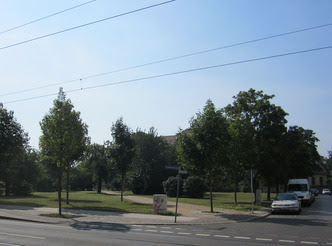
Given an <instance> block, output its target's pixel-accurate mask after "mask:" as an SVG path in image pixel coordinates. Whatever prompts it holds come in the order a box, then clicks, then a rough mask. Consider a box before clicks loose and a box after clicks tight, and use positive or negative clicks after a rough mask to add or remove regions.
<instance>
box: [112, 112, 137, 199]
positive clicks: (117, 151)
mask: <svg viewBox="0 0 332 246" xmlns="http://www.w3.org/2000/svg"><path fill="white" fill-rule="evenodd" d="M111 132H112V137H113V142H112V143H111V144H110V149H109V150H110V156H111V160H112V163H113V164H114V166H115V168H116V170H117V171H118V172H119V173H120V177H121V201H123V191H124V185H125V179H126V175H127V172H128V171H129V170H130V164H131V161H132V159H133V156H134V140H133V139H132V137H131V134H132V133H131V131H130V129H129V127H128V126H127V125H126V124H125V123H124V122H123V118H122V117H121V118H120V119H118V120H117V121H116V122H115V123H114V124H113V125H112V128H111Z"/></svg>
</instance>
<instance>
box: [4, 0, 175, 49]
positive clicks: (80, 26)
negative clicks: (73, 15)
mask: <svg viewBox="0 0 332 246" xmlns="http://www.w3.org/2000/svg"><path fill="white" fill-rule="evenodd" d="M174 1H175V0H170V1H167V2H162V3H158V4H154V5H150V6H147V7H144V8H140V9H135V10H132V11H128V12H125V13H122V14H118V15H114V16H110V17H107V18H104V19H100V20H96V21H92V22H89V23H86V24H82V25H79V26H75V27H71V28H68V29H64V30H61V31H57V32H53V33H49V34H46V35H43V36H39V37H36V38H32V39H28V40H25V41H22V42H18V43H15V44H11V45H7V46H4V47H1V48H0V51H2V50H4V49H9V48H12V47H15V46H19V45H22V44H26V43H29V42H32V41H36V40H39V39H42V38H47V37H51V36H54V35H57V34H60V33H64V32H68V31H72V30H75V29H79V28H82V27H86V26H90V25H94V24H97V23H100V22H103V21H107V20H110V19H114V18H118V17H121V16H124V15H129V14H133V13H136V12H139V11H143V10H146V9H150V8H154V7H157V6H160V5H163V4H167V3H171V2H174Z"/></svg>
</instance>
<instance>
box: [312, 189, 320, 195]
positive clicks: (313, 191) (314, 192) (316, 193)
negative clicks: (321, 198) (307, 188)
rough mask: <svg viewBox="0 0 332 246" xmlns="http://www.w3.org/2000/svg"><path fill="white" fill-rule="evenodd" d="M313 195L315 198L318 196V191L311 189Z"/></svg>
mask: <svg viewBox="0 0 332 246" xmlns="http://www.w3.org/2000/svg"><path fill="white" fill-rule="evenodd" d="M311 193H312V194H314V195H315V196H318V194H319V192H318V190H317V189H315V188H313V189H311Z"/></svg>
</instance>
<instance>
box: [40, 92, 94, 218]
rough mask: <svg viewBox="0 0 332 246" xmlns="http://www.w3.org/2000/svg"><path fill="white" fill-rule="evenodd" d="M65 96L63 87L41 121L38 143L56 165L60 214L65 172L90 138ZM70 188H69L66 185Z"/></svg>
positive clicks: (44, 153) (43, 153)
mask: <svg viewBox="0 0 332 246" xmlns="http://www.w3.org/2000/svg"><path fill="white" fill-rule="evenodd" d="M73 108H74V105H73V104H72V103H71V101H70V100H69V99H66V96H65V93H64V92H63V90H62V88H60V91H59V95H58V98H57V99H56V100H54V105H53V107H52V108H51V109H50V111H49V113H48V114H47V115H45V117H44V118H43V120H42V121H41V122H40V127H41V130H42V136H41V137H40V142H39V146H40V149H41V153H42V155H43V156H44V157H45V158H46V159H47V160H48V161H49V162H51V163H52V164H53V165H55V166H56V169H57V178H58V199H59V214H60V215H61V191H62V174H63V172H64V171H65V170H67V171H69V168H70V165H71V164H72V163H73V161H75V160H77V159H78V158H79V157H80V156H81V155H82V154H83V151H84V148H85V145H86V143H87V141H88V137H87V133H88V130H87V126H86V124H84V123H83V122H82V120H81V118H80V113H79V112H76V111H75V110H74V109H73ZM67 190H68V189H67Z"/></svg>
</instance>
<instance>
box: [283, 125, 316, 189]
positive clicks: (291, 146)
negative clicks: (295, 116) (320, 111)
mask: <svg viewBox="0 0 332 246" xmlns="http://www.w3.org/2000/svg"><path fill="white" fill-rule="evenodd" d="M318 141H319V140H318V138H316V137H315V133H314V132H313V131H312V130H309V129H304V128H302V127H299V126H290V127H289V128H288V131H287V132H286V134H285V136H284V141H283V149H282V153H283V164H284V165H283V173H284V177H285V178H286V179H284V180H283V182H284V183H286V182H287V180H288V179H290V178H304V177H309V176H311V175H313V173H314V171H316V170H319V169H320V167H319V165H318V163H319V162H320V155H319V153H318V151H317V145H316V142H318Z"/></svg>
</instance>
